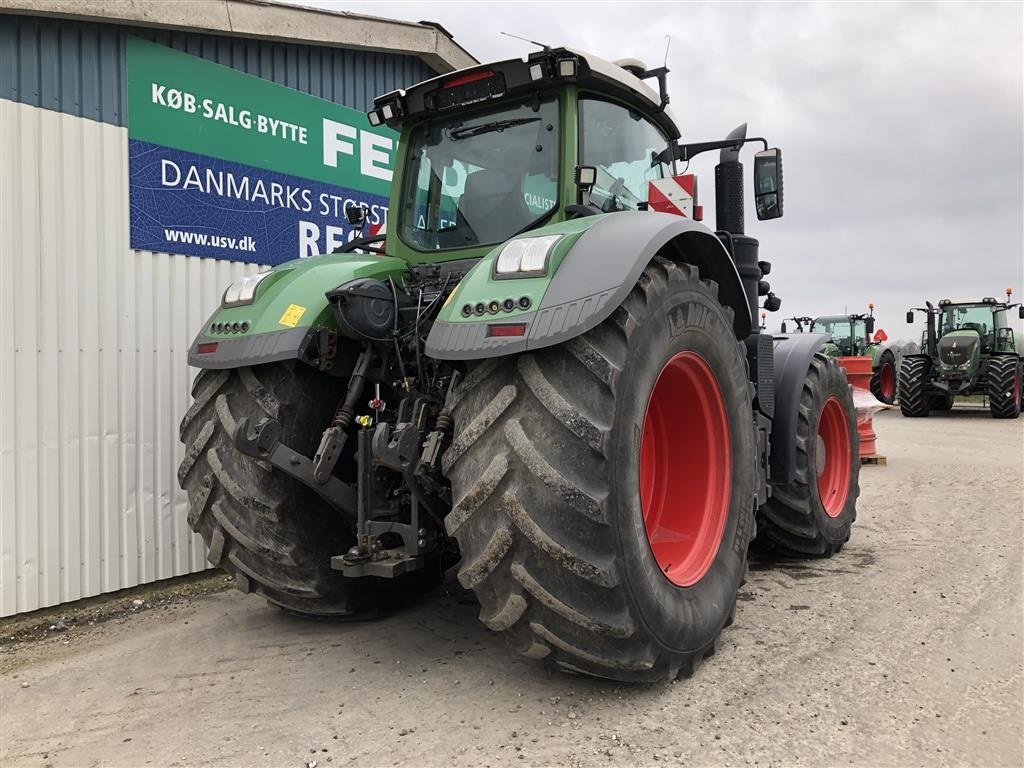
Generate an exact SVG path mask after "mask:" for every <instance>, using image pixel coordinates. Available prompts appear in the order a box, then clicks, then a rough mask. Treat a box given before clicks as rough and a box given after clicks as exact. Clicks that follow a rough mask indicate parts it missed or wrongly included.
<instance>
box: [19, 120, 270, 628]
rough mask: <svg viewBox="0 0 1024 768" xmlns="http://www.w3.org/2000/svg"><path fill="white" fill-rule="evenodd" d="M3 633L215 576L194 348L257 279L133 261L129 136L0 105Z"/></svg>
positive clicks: (190, 262)
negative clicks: (202, 515)
mask: <svg viewBox="0 0 1024 768" xmlns="http://www.w3.org/2000/svg"><path fill="white" fill-rule="evenodd" d="M0 125H2V126H3V136H2V139H0V167H2V168H3V173H2V174H0V253H2V254H3V258H2V259H0V270H2V271H0V306H2V307H3V315H2V320H0V324H2V328H3V332H2V334H0V337H2V340H3V341H2V345H0V370H2V371H3V373H2V379H0V390H2V394H0V435H2V438H0V439H2V443H0V456H2V462H0V464H2V474H0V477H2V478H3V482H2V486H3V491H2V495H0V521H2V526H3V527H2V531H0V538H2V542H0V550H2V551H0V575H2V581H3V586H2V589H0V615H5V616H6V615H10V614H12V613H19V612H22V611H26V610H32V609H34V608H38V607H40V606H46V605H54V604H57V603H62V602H66V601H69V600H76V599H78V598H80V597H86V596H89V595H96V594H99V593H101V592H109V591H112V590H116V589H121V588H123V587H128V586H134V585H136V584H139V583H142V582H147V581H154V580H156V579H162V578H168V577H170V576H176V575H181V574H185V573H190V572H193V571H197V570H200V569H202V568H205V567H207V566H206V563H205V560H204V557H203V552H202V542H201V541H200V540H199V539H198V537H196V536H194V535H193V534H192V533H191V531H189V530H188V526H187V524H186V522H185V516H186V512H187V508H186V499H185V497H184V494H183V493H182V492H181V491H180V490H179V489H178V484H177V480H176V477H175V472H176V470H177V464H178V462H179V461H180V459H181V456H182V452H183V449H182V447H181V446H180V445H179V443H178V439H177V429H178V422H179V421H180V419H181V417H182V415H183V414H184V413H185V410H186V409H187V407H188V402H189V385H190V380H191V376H192V373H193V372H191V371H190V370H189V369H188V367H187V366H186V365H185V362H184V361H185V355H186V352H187V350H188V345H189V343H190V342H191V340H192V339H193V338H194V336H195V334H196V332H197V330H198V328H199V326H200V324H201V323H202V322H203V321H204V320H205V319H206V317H207V316H208V314H209V312H210V311H211V309H212V308H213V307H215V306H216V304H217V302H218V300H219V299H220V293H221V292H222V291H223V289H224V287H225V286H226V285H227V284H228V283H229V282H231V280H233V279H235V278H237V277H240V276H241V275H243V274H249V273H251V272H254V271H255V270H256V269H257V267H256V266H255V265H251V264H242V263H239V262H227V261H216V260H211V259H198V258H191V257H184V256H172V255H169V254H163V253H150V252H148V251H132V250H130V249H129V247H128V168H127V157H128V147H127V133H126V131H125V130H124V129H122V128H117V127H115V126H111V125H107V124H105V123H100V122H96V121H93V120H85V119H83V118H80V117H74V116H71V115H65V114H61V113H59V112H53V111H50V110H45V109H37V108H34V107H30V106H26V105H23V104H15V103H14V102H11V101H6V100H0Z"/></svg>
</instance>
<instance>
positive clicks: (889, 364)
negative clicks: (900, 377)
mask: <svg viewBox="0 0 1024 768" xmlns="http://www.w3.org/2000/svg"><path fill="white" fill-rule="evenodd" d="M870 388H871V394H873V395H874V396H875V398H876V399H878V400H881V401H882V402H883V403H885V404H886V405H892V404H893V403H895V402H896V356H895V355H893V353H892V351H891V350H888V349H887V350H885V351H884V352H882V357H881V359H880V360H879V361H878V367H877V368H875V370H874V371H872V373H871V385H870Z"/></svg>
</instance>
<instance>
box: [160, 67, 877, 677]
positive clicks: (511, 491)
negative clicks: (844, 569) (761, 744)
mask: <svg viewBox="0 0 1024 768" xmlns="http://www.w3.org/2000/svg"><path fill="white" fill-rule="evenodd" d="M666 74H667V70H665V69H664V68H661V69H655V70H647V69H646V68H644V67H643V65H642V64H639V63H638V62H636V61H633V60H630V61H624V62H620V63H611V62H608V61H604V60H602V59H599V58H597V57H594V56H590V55H586V54H582V53H579V52H576V51H572V50H569V49H566V48H558V49H551V48H546V47H545V48H544V49H543V50H542V51H538V52H535V53H533V54H531V55H529V56H528V57H525V58H522V59H519V58H517V59H511V60H508V61H501V62H496V63H493V64H487V65H482V66H478V67H473V68H471V69H468V70H463V71H460V72H456V73H453V74H448V75H444V76H441V77H438V78H435V79H433V80H429V81H426V82H424V83H421V84H419V85H417V86H415V87H413V88H410V89H408V90H405V91H396V92H394V93H389V94H385V95H383V96H380V97H378V98H377V99H376V100H375V103H374V108H373V110H372V111H371V112H370V113H369V120H370V122H371V124H374V125H378V124H382V123H386V124H387V125H389V126H391V127H393V128H396V129H399V130H401V141H400V143H399V150H398V156H397V158H396V170H395V174H394V179H393V182H392V189H391V207H390V211H389V219H390V220H389V222H388V226H387V236H386V238H387V239H386V243H385V241H384V236H383V235H376V236H372V237H358V238H356V239H354V240H352V241H351V242H350V243H349V244H348V245H346V246H345V247H344V248H342V249H340V251H339V252H336V253H333V254H327V255H324V256H318V257H313V258H309V259H306V260H302V261H293V262H289V263H287V264H284V265H282V266H280V267H277V268H275V269H273V270H270V271H269V272H264V273H262V274H259V275H255V276H253V277H247V278H245V279H244V280H240V281H238V282H237V283H235V284H233V285H232V286H230V287H229V288H228V289H227V291H226V292H225V294H224V298H223V302H222V305H221V306H220V307H219V308H218V309H217V310H216V312H215V313H214V314H213V316H212V317H211V318H210V320H209V322H208V323H207V324H206V326H205V328H204V329H203V331H202V332H201V333H200V335H199V337H198V338H197V339H196V340H195V342H194V343H193V345H192V347H191V350H190V352H189V362H190V363H191V364H192V365H193V366H196V367H198V368H200V369H201V370H200V373H199V375H198V376H197V378H196V382H195V387H194V391H193V394H194V397H195V404H194V405H193V406H192V408H191V409H190V410H189V412H188V414H187V415H186V416H185V418H184V420H183V422H182V425H181V437H182V440H183V441H184V443H185V445H186V453H185V459H184V461H183V462H182V463H181V467H180V469H179V478H180V481H181V483H182V486H183V487H184V488H185V489H186V490H187V491H188V494H189V498H190V513H189V522H190V524H191V525H192V527H193V528H194V529H195V530H196V531H198V532H199V533H201V534H202V536H203V538H204V539H205V541H206V543H207V545H208V547H209V559H210V561H211V562H213V563H215V564H216V565H219V566H221V567H222V568H224V569H225V570H226V571H227V572H228V573H230V574H233V575H234V577H235V579H236V583H237V585H238V587H239V588H240V589H242V590H244V591H246V592H252V593H255V594H258V595H261V596H263V597H264V598H266V599H267V600H269V601H270V602H271V603H274V604H276V605H278V606H281V607H283V608H286V609H288V610H291V611H294V612H297V613H300V614H304V615H308V616H315V617H326V618H351V617H361V616H365V615H368V614H373V613H374V612H377V611H380V610H381V609H383V608H385V607H386V606H388V605H389V604H390V603H391V602H392V601H393V600H394V599H395V598H401V597H404V596H406V595H408V594H410V593H411V592H415V591H417V590H421V589H424V588H425V587H427V586H429V585H430V584H431V583H433V582H434V581H436V579H437V578H438V577H439V576H440V575H441V573H442V572H443V570H444V569H445V568H446V567H449V566H451V565H452V564H454V563H456V562H458V563H459V565H458V577H459V580H460V581H461V583H462V584H463V585H464V586H465V587H466V588H467V589H471V590H473V591H474V592H475V593H476V595H477V597H478V598H479V601H480V605H481V613H480V618H481V620H482V621H483V622H484V624H486V625H487V626H488V627H489V628H491V629H492V630H493V631H495V632H499V633H501V634H502V635H504V636H505V637H506V638H507V639H508V641H509V642H510V644H511V645H512V646H513V647H514V648H516V649H517V650H519V651H520V652H522V653H523V654H525V655H527V656H529V657H532V658H537V659H540V658H548V659H550V660H552V661H554V662H555V663H557V664H558V665H560V666H562V667H563V668H565V669H568V670H573V671H582V672H585V673H588V674H592V675H597V676H601V677H606V678H612V679H616V680H625V681H639V680H665V679H670V678H674V677H675V676H677V675H680V674H687V673H689V672H691V671H692V670H693V669H694V667H695V665H696V664H697V663H698V662H700V661H701V660H702V659H703V658H704V657H706V656H708V655H710V654H711V653H712V652H713V651H714V649H715V642H716V640H717V638H718V635H719V633H720V632H721V630H722V628H723V627H725V626H726V625H728V624H729V623H730V622H731V621H732V619H733V613H734V610H735V606H736V592H737V589H738V588H739V586H740V584H741V583H742V580H743V578H744V574H745V572H746V563H747V551H748V547H749V545H750V543H751V541H752V540H754V539H755V537H756V539H757V544H758V547H759V548H760V549H761V550H763V551H770V552H774V553H777V554H781V555H791V556H799V557H823V556H829V555H831V554H832V553H834V552H837V551H839V549H840V548H841V547H842V546H843V544H844V543H845V542H846V541H847V539H848V538H849V535H850V526H851V524H852V522H853V520H854V517H855V514H856V512H855V505H856V499H857V495H858V490H859V489H858V475H859V470H860V464H859V462H858V461H857V459H856V457H857V429H856V420H855V411H854V406H853V398H852V393H851V390H850V387H849V385H848V384H847V381H846V376H845V373H844V372H843V371H842V370H841V369H839V368H838V367H837V366H836V365H835V363H834V362H833V361H832V360H831V359H830V358H828V357H827V356H826V355H823V354H821V353H820V348H821V345H822V343H823V337H819V336H816V335H814V334H802V335H798V336H793V337H780V338H773V337H772V336H771V335H767V334H761V333H758V332H757V329H756V328H754V327H753V318H754V317H755V316H756V314H757V311H758V306H759V304H761V297H763V299H764V301H763V306H764V307H765V309H766V310H768V311H775V310H777V309H778V308H779V305H780V300H779V299H778V298H777V297H776V296H775V295H774V293H772V291H771V287H770V286H769V285H768V283H767V281H766V280H764V277H765V276H766V275H767V274H768V272H769V269H770V265H769V264H768V263H767V262H764V261H759V260H758V247H759V246H758V241H757V240H756V239H754V238H752V237H749V236H747V235H746V234H745V231H744V170H743V165H742V163H740V161H739V154H740V151H741V150H742V149H743V147H744V146H745V144H747V143H748V142H757V143H760V144H762V145H763V146H764V150H763V151H761V152H758V153H757V155H756V156H755V159H754V184H755V201H756V209H757V216H758V218H759V219H773V218H777V217H779V216H781V215H782V211H783V197H782V160H781V153H780V152H779V150H777V149H768V148H767V142H765V141H764V140H763V139H747V138H746V126H741V127H740V128H738V129H736V130H734V131H733V132H732V133H730V134H729V136H728V137H727V138H726V139H723V140H719V141H710V142H701V143H691V144H686V143H681V142H680V140H679V130H678V128H677V126H676V123H675V121H674V120H673V118H672V116H671V114H670V113H669V111H668V109H667V103H668V95H667V93H666V90H665V77H666ZM652 81H655V82H657V84H658V90H654V89H653V88H651V87H649V86H648V83H649V82H652ZM708 150H719V151H720V161H719V163H718V165H717V166H716V168H715V192H716V198H717V205H716V215H717V225H718V226H717V231H713V230H711V229H709V228H708V227H706V226H704V225H703V224H702V223H700V222H699V221H696V220H694V218H693V217H692V216H691V217H686V216H683V215H672V214H671V213H667V212H659V211H657V210H651V209H652V208H658V207H659V206H664V207H666V209H667V208H672V207H674V209H675V210H677V211H680V212H681V211H682V208H680V207H679V206H678V205H676V203H680V200H681V199H682V197H684V195H683V194H682V190H683V185H684V184H688V183H690V182H692V177H683V178H675V177H673V174H674V173H675V167H676V164H677V163H678V162H680V161H682V162H689V161H690V160H691V159H692V158H693V157H694V156H696V155H698V154H700V153H702V152H705V151H708ZM690 189H691V190H692V191H695V190H694V188H693V187H692V185H691V187H690ZM659 195H660V196H659ZM695 202H696V201H695V200H692V199H691V200H690V201H689V203H695ZM689 203H687V205H686V210H688V211H689V212H690V213H691V214H693V215H695V216H698V217H699V216H700V207H699V206H697V205H695V204H694V205H692V206H691V205H690V204H689ZM680 205H681V203H680ZM365 218H366V216H365V214H364V212H363V211H361V210H360V209H358V208H353V209H351V210H350V211H349V222H350V224H351V225H352V227H353V230H354V231H355V232H356V233H358V232H360V231H361V228H362V227H363V226H365Z"/></svg>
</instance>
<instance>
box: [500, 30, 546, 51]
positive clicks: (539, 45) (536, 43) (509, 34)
mask: <svg viewBox="0 0 1024 768" xmlns="http://www.w3.org/2000/svg"><path fill="white" fill-rule="evenodd" d="M501 34H502V35H504V36H505V37H514V38H515V39H516V40H522V41H523V42H524V43H529V44H530V45H536V46H537V47H538V48H541V49H543V50H544V52H545V53H548V52H550V51H551V46H550V45H545V44H544V43H538V42H537V41H536V40H528V39H526V38H525V37H520V36H519V35H513V34H512V33H511V32H502V33H501Z"/></svg>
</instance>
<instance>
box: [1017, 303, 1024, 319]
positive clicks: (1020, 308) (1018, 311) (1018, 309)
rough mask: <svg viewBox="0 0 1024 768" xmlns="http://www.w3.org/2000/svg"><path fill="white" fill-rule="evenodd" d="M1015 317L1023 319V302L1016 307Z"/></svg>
mask: <svg viewBox="0 0 1024 768" xmlns="http://www.w3.org/2000/svg"><path fill="white" fill-rule="evenodd" d="M1017 317H1019V318H1020V319H1021V320H1024V304H1021V305H1020V306H1019V307H1017Z"/></svg>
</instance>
